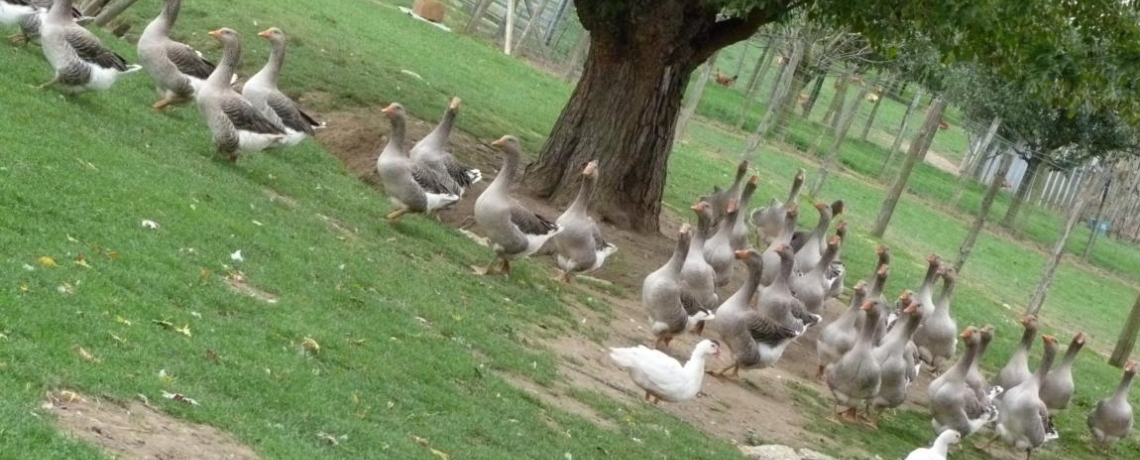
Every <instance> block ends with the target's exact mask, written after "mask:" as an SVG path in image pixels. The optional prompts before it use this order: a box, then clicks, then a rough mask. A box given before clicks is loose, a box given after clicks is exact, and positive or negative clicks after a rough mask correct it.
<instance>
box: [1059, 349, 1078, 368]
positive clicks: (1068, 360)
mask: <svg viewBox="0 0 1140 460" xmlns="http://www.w3.org/2000/svg"><path fill="white" fill-rule="evenodd" d="M1082 346H1084V345H1083V344H1077V343H1074V344H1070V345H1069V348H1068V349H1066V350H1065V357H1064V358H1062V359H1061V365H1060V366H1058V367H1057V368H1058V369H1071V368H1072V367H1073V361H1075V360H1076V359H1077V353H1080V352H1081V347H1082Z"/></svg>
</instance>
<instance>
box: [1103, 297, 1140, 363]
mask: <svg viewBox="0 0 1140 460" xmlns="http://www.w3.org/2000/svg"><path fill="white" fill-rule="evenodd" d="M1137 331H1140V296H1137V297H1136V303H1134V304H1132V312H1130V313H1128V320H1127V321H1126V322H1125V323H1124V329H1122V330H1121V331H1120V337H1118V338H1117V339H1116V348H1113V350H1112V357H1110V358H1108V364H1110V365H1112V366H1116V367H1124V365H1125V364H1127V363H1128V358H1129V357H1130V356H1132V349H1133V348H1135V347H1136V333H1137Z"/></svg>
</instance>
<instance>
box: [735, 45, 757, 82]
mask: <svg viewBox="0 0 1140 460" xmlns="http://www.w3.org/2000/svg"><path fill="white" fill-rule="evenodd" d="M750 45H752V39H748V40H745V41H744V49H742V50H740V58H739V59H737V60H736V70H734V71H733V72H732V79H733V80H735V79H736V77H739V76H740V71H741V70H743V69H744V58H746V57H748V47H749V46H750Z"/></svg>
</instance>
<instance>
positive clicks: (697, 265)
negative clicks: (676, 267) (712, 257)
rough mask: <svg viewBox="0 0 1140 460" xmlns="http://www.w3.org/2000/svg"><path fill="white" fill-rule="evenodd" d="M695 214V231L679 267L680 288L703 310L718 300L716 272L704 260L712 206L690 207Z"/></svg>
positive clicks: (700, 203)
mask: <svg viewBox="0 0 1140 460" xmlns="http://www.w3.org/2000/svg"><path fill="white" fill-rule="evenodd" d="M692 210H693V212H695V213H696V214H697V231H696V233H694V234H693V241H692V242H690V243H689V253H688V255H686V256H685V264H684V265H682V266H681V281H682V288H683V289H684V290H685V292H687V293H688V295H690V296H692V298H693V299H694V300H696V301H697V303H698V304H700V305H701V307H703V308H713V307H715V306H716V305H717V304H718V303H719V300H718V298H717V295H716V272H715V271H714V270H713V268H712V266H711V265H709V263H708V261H706V260H705V255H704V248H705V235H707V234H708V230H709V226H710V225H712V217H713V212H712V206H711V205H709V204H708V203H707V202H704V201H702V202H699V203H697V204H695V205H693V207H692Z"/></svg>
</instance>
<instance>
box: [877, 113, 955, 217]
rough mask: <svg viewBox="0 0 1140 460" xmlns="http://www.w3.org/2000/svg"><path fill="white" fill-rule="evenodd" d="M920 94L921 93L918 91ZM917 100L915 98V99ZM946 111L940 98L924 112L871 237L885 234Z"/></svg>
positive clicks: (881, 208) (880, 210)
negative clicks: (915, 168) (924, 116)
mask: <svg viewBox="0 0 1140 460" xmlns="http://www.w3.org/2000/svg"><path fill="white" fill-rule="evenodd" d="M919 93H921V91H919ZM916 99H917V97H916ZM945 109H946V100H945V99H942V98H941V97H939V98H936V99H935V100H934V104H932V105H931V106H930V108H929V109H927V110H926V121H924V122H923V123H922V129H920V130H919V131H918V137H917V138H916V139H915V140H914V142H911V143H910V150H908V151H907V155H906V160H905V161H903V165H902V169H901V170H900V171H899V175H898V177H896V178H895V182H894V184H892V185H891V189H890V191H889V192H887V196H886V198H884V199H883V205H882V207H880V208H879V217H877V218H876V219H875V227H874V228H873V229H872V230H871V235H872V236H875V237H878V238H882V237H883V235H884V234H885V233H887V225H889V224H890V223H891V216H892V215H893V214H894V213H895V206H897V205H898V202H899V198H901V197H902V194H903V191H904V190H906V183H907V181H909V180H910V173H911V172H912V171H914V166H915V165H916V164H917V163H918V160H919V158H922V157H923V156H925V155H926V149H928V148H930V144H931V143H932V142H934V135H935V134H938V122H939V121H941V120H942V112H943V111H944V110H945Z"/></svg>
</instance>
